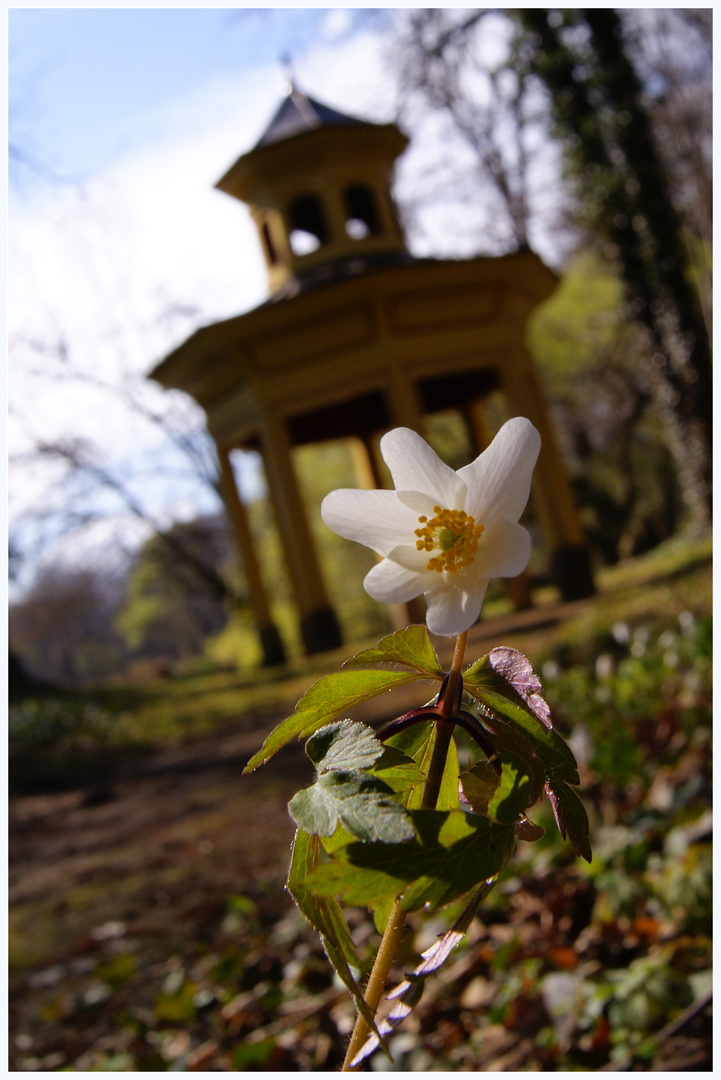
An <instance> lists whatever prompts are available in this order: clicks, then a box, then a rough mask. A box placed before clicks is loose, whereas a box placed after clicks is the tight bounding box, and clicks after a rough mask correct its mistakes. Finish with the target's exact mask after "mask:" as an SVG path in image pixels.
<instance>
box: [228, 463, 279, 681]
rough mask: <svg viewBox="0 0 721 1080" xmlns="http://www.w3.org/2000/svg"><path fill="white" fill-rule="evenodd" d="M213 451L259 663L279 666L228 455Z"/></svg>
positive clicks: (273, 629) (264, 595)
mask: <svg viewBox="0 0 721 1080" xmlns="http://www.w3.org/2000/svg"><path fill="white" fill-rule="evenodd" d="M217 451H218V461H219V462H220V481H221V491H222V495H223V501H224V503H225V508H226V510H227V511H228V517H229V519H230V524H231V527H232V529H233V532H234V534H235V539H236V543H237V544H238V549H239V551H240V557H241V559H242V561H243V569H244V571H245V576H246V579H247V582H248V588H249V589H250V596H251V600H252V603H253V610H254V611H255V617H256V620H257V622H258V636H259V638H260V645H261V648H262V650H263V663H264V664H266V665H268V666H270V665H273V664H282V663H283V662H284V661H285V659H286V656H285V649H284V648H283V642H282V640H281V637H280V634H279V633H278V628H277V626H276V625H275V623H274V622H273V618H272V615H271V612H270V604H269V602H268V594H267V593H266V591H265V585H264V584H263V578H262V576H261V573H260V567H259V565H258V559H257V556H256V554H255V547H254V546H253V535H252V533H251V531H250V524H249V522H248V516H247V514H246V512H245V507H244V505H243V501H242V499H241V498H240V493H239V492H238V484H237V482H236V479H235V473H234V472H233V466H232V464H231V461H230V455H229V454H228V451H227V449H226V448H225V447H224V446H218V447H217Z"/></svg>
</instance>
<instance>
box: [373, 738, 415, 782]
mask: <svg viewBox="0 0 721 1080" xmlns="http://www.w3.org/2000/svg"><path fill="white" fill-rule="evenodd" d="M371 771H372V772H373V774H374V776H379V777H380V778H381V780H385V782H386V783H387V784H390V785H391V787H392V788H393V790H394V791H408V790H409V788H412V787H413V786H414V785H415V784H422V783H423V782H424V780H425V776H424V774H423V773H422V772H421V770H420V769H419V768H418V766H417V765H416V763H415V761H414V760H413V758H412V757H409V756H408V754H404V753H403V751H402V750H399V749H398V748H397V747H395V746H386V747H384V750H383V755H382V756H381V757H380V758H379V759H378V761H377V762H376V763H375V765H374V766H373V768H372V770H371Z"/></svg>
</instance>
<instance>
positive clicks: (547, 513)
mask: <svg viewBox="0 0 721 1080" xmlns="http://www.w3.org/2000/svg"><path fill="white" fill-rule="evenodd" d="M514 360H515V362H514V361H511V363H510V364H508V366H507V367H506V366H504V367H502V368H501V375H502V379H503V389H504V392H505V394H506V397H507V399H508V401H509V403H510V404H511V406H512V409H513V411H514V412H516V413H517V414H518V415H520V416H526V417H527V418H528V419H529V420H530V421H531V422H532V423H533V424H534V425H535V427H536V428H537V429H538V432H539V434H540V436H541V452H540V454H539V457H538V464H537V465H536V468H535V470H534V481H533V489H534V496H535V503H536V509H537V511H538V516H539V518H540V521H541V527H542V529H543V532H544V534H545V536H546V538H547V540H548V541H549V543H550V545H551V549H552V554H551V573H552V576H553V579H554V581H555V582H556V584H557V585H558V587H559V589H560V591H561V596H562V597H563V599H564V600H581V599H583V598H585V597H587V596H592V595H593V594H594V593H595V591H596V587H595V584H594V581H593V572H592V569H591V557H590V553H589V551H588V548H587V546H586V544H585V542H584V537H583V533H582V531H581V527H580V525H579V522H578V517H577V515H576V507H575V505H574V502H573V496H572V494H571V486H570V484H569V481H568V477H567V475H566V467H565V465H564V462H563V458H562V457H561V453H560V451H559V449H558V444H557V442H556V436H555V433H554V431H553V427H552V425H551V423H550V420H549V417H548V412H547V410H546V407H545V403H544V401H543V391H542V389H541V386H540V383H539V381H538V378H537V376H536V372H535V370H534V367H533V363H532V361H531V358H530V356H529V355H528V353H527V352H526V351H525V350H523V352H521V353H520V355H518V354H517V356H516V358H514Z"/></svg>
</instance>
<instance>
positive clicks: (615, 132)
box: [520, 8, 712, 517]
mask: <svg viewBox="0 0 721 1080" xmlns="http://www.w3.org/2000/svg"><path fill="white" fill-rule="evenodd" d="M520 17H521V18H522V20H523V23H524V25H526V26H527V27H528V28H529V30H530V31H531V32H532V34H533V38H532V40H533V41H534V43H535V46H536V47H535V48H534V52H533V60H532V65H533V68H534V70H535V71H536V72H537V73H538V75H539V77H540V78H542V79H543V81H544V82H545V84H546V85H547V87H548V89H549V91H550V95H551V97H550V100H551V103H552V108H553V113H554V116H555V118H556V121H557V123H558V125H559V128H560V129H561V130H562V132H563V134H564V137H565V140H566V148H567V155H568V158H569V161H572V162H573V165H574V168H573V179H574V186H575V188H576V193H577V197H578V201H579V205H582V206H583V208H584V214H585V216H586V220H587V221H588V222H589V223H590V224H592V225H593V226H594V228H595V230H596V231H597V232H600V233H601V234H602V235H605V236H606V237H607V238H608V239H609V240H610V243H611V245H612V246H611V252H612V254H613V256H614V257H615V258H616V260H617V262H618V265H619V268H620V273H621V276H622V278H623V281H624V284H625V286H626V292H627V296H628V298H629V300H630V302H631V305H632V311H633V314H634V316H635V317H636V318H637V319H638V320H639V321H640V322H641V323H642V325H643V326H644V327H645V328H646V330H647V331H648V334H649V336H650V341H651V345H652V348H653V349H654V351H655V365H654V368H655V374H656V377H655V380H654V386H655V395H656V399H657V401H658V403H659V405H660V407H661V408H662V409H663V411H664V415H665V420H666V423H667V425H668V429H669V433H670V435H671V437H672V443H671V445H672V447H673V450H674V453H675V456H676V458H677V460H678V463H679V471H680V474H681V479H682V483H683V487H684V490H685V493H686V497H687V499H688V502H689V504H690V506H691V508H692V509H693V511H694V512H695V513H696V515H697V516H699V517H704V516H706V514H705V511H704V507H708V506H710V468H711V442H712V415H711V403H712V392H711V352H710V345H709V338H708V333H707V329H706V325H705V322H704V318H703V310H702V307H701V304H700V301H699V296H698V292H697V290H696V289H695V288H694V286H693V284H692V280H691V273H690V269H691V259H690V257H689V251H688V244H687V242H686V238H685V236H684V231H683V225H682V219H681V216H680V214H679V212H678V211H677V209H676V206H675V205H674V202H673V199H672V197H671V192H672V185H671V184H670V181H669V177H668V170H667V167H666V163H665V162H664V160H663V156H662V154H661V152H660V151H659V149H658V147H657V143H656V139H655V137H654V132H653V126H652V122H651V118H650V113H649V107H648V105H647V101H648V94H647V93H646V91H645V89H644V87H643V86H642V83H641V80H640V78H639V75H638V73H637V72H636V70H635V68H634V66H633V63H632V61H631V59H630V56H629V53H628V49H627V45H626V35H625V33H624V28H623V25H622V22H621V19H620V17H619V15H618V14H617V13H616V12H615V11H614V10H612V9H606V8H604V9H602V8H593V9H588V10H576V9H574V10H570V9H552V10H547V9H535V8H534V9H527V10H524V11H523V12H522V13H521V16H520Z"/></svg>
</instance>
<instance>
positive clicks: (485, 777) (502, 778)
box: [460, 754, 542, 824]
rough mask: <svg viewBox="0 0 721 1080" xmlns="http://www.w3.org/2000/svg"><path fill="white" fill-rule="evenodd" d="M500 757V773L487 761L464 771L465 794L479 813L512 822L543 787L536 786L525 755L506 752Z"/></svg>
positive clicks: (497, 819) (462, 775)
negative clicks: (527, 766) (523, 756)
mask: <svg viewBox="0 0 721 1080" xmlns="http://www.w3.org/2000/svg"><path fill="white" fill-rule="evenodd" d="M496 760H497V762H498V763H499V764H500V768H501V771H500V774H499V773H498V772H496V770H495V769H494V768H493V767H492V766H491V765H489V764H488V763H487V762H485V761H480V762H478V763H477V764H476V765H474V766H473V768H471V769H468V770H467V771H466V772H464V773H461V776H460V781H461V785H462V787H463V794H464V795H465V796H466V798H467V799H468V801H469V803H470V804H471V806H472V807H473V809H474V810H475V811H476V812H477V813H480V814H485V815H486V817H489V818H492V820H493V821H499V822H501V823H503V824H512V823H514V822H516V821H517V820H518V819H519V818H520V817H521V816H522V815H523V814H524V813H525V811H526V810H527V809H528V807H529V806H531V805H532V804H533V803H534V802H536V800H537V799H538V798H539V796H540V794H541V789H540V788H539V789H536V787H535V785H534V783H533V779H532V777H531V775H530V774H529V771H528V769H527V768H526V765H525V762H524V761H523V760H522V759H521V758H518V757H515V756H513V755H511V754H504V755H503V756H502V757H499V758H497V759H496ZM541 786H542V785H541Z"/></svg>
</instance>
